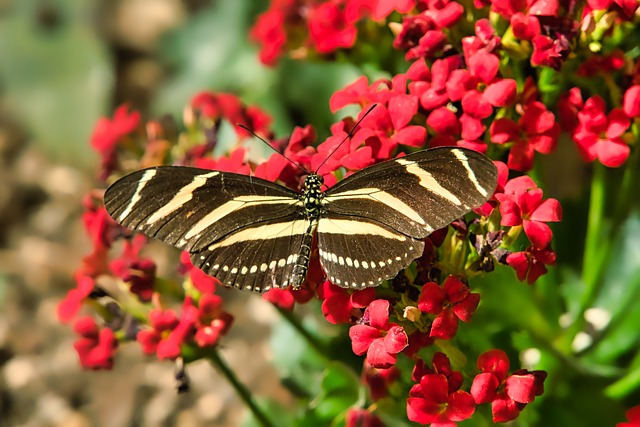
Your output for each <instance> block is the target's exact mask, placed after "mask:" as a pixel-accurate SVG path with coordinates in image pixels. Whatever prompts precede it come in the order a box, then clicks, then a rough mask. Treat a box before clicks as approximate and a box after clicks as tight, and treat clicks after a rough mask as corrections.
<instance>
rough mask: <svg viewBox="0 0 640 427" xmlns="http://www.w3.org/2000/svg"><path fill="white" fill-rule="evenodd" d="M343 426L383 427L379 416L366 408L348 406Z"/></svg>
mask: <svg viewBox="0 0 640 427" xmlns="http://www.w3.org/2000/svg"><path fill="white" fill-rule="evenodd" d="M345 427H384V424H383V423H382V421H381V420H380V418H378V417H376V416H375V415H374V414H372V413H371V412H369V411H367V410H366V409H360V408H349V409H348V410H347V416H346V426H345Z"/></svg>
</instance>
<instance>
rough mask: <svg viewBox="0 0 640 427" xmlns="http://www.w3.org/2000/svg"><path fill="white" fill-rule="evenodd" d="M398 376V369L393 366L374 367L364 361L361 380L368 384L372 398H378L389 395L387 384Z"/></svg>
mask: <svg viewBox="0 0 640 427" xmlns="http://www.w3.org/2000/svg"><path fill="white" fill-rule="evenodd" d="M398 377H400V370H398V368H396V367H395V366H392V367H390V368H386V369H379V368H374V367H373V366H371V365H370V364H369V362H367V361H366V360H365V361H364V364H363V367H362V381H363V382H364V383H365V384H367V386H369V392H370V394H371V399H372V400H374V401H375V400H380V399H382V398H385V397H387V396H388V395H389V385H390V384H392V383H394V382H395V381H396V380H397V379H398Z"/></svg>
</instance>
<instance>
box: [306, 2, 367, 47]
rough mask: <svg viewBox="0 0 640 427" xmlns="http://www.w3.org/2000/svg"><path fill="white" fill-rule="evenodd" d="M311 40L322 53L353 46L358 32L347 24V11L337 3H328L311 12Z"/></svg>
mask: <svg viewBox="0 0 640 427" xmlns="http://www.w3.org/2000/svg"><path fill="white" fill-rule="evenodd" d="M307 20H308V22H307V24H308V26H309V38H310V41H311V43H312V44H313V45H314V46H315V48H316V49H317V51H318V52H320V53H331V52H333V51H334V50H336V49H340V48H348V47H351V46H353V44H354V43H355V41H356V35H357V31H356V28H355V26H354V25H353V23H352V22H347V19H346V15H345V11H344V9H343V8H341V7H340V6H338V5H337V4H335V3H331V2H326V3H322V4H320V5H318V6H316V7H313V8H311V9H310V10H309V15H308V17H307Z"/></svg>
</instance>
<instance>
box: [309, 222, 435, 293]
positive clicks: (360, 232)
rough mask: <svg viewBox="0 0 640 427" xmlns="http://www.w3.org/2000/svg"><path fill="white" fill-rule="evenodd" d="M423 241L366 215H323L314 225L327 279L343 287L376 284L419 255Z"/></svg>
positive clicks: (361, 286) (393, 274)
mask: <svg viewBox="0 0 640 427" xmlns="http://www.w3.org/2000/svg"><path fill="white" fill-rule="evenodd" d="M423 250H424V240H423V239H416V238H413V237H411V236H407V235H405V234H402V233H400V232H398V231H396V230H394V229H392V228H390V227H388V226H386V225H384V224H382V223H381V222H377V221H374V220H372V219H370V218H362V217H354V216H348V215H337V214H327V215H325V216H323V217H322V218H320V221H319V224H318V252H319V255H320V263H321V264H322V268H323V270H324V271H325V273H326V275H327V278H328V279H329V280H330V281H331V282H332V283H334V284H336V285H338V286H342V287H344V288H355V289H363V288H366V287H370V286H377V285H379V284H380V283H382V281H384V280H385V279H388V278H390V277H393V276H395V275H396V274H397V273H398V271H400V270H402V269H403V268H405V267H406V266H407V265H409V264H410V263H411V261H413V260H414V259H415V258H417V257H419V256H420V255H422V251H423Z"/></svg>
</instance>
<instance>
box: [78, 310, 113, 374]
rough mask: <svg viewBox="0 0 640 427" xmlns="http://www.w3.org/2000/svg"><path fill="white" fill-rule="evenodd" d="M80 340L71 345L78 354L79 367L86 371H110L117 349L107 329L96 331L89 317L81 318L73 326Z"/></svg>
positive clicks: (110, 331)
mask: <svg viewBox="0 0 640 427" xmlns="http://www.w3.org/2000/svg"><path fill="white" fill-rule="evenodd" d="M73 330H74V331H75V332H76V333H77V334H78V335H80V337H81V338H79V339H77V340H76V341H75V342H74V343H73V347H74V348H75V349H76V352H77V353H78V357H79V359H80V365H81V366H82V367H83V368H86V369H111V368H112V367H113V357H114V355H115V353H116V349H117V348H118V340H117V339H116V337H115V335H114V333H113V331H112V330H111V329H109V328H103V329H98V325H96V322H95V321H94V320H93V319H92V318H91V317H89V316H87V317H81V318H80V319H78V320H77V321H76V323H75V325H74V326H73Z"/></svg>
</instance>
